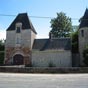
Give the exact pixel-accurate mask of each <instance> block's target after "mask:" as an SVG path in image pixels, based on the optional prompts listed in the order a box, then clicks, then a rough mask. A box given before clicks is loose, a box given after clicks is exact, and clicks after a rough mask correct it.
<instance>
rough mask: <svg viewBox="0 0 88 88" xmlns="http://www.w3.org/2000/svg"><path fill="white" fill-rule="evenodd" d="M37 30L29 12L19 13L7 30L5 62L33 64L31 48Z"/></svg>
mask: <svg viewBox="0 0 88 88" xmlns="http://www.w3.org/2000/svg"><path fill="white" fill-rule="evenodd" d="M36 34H37V33H36V31H35V29H34V27H33V25H32V23H31V21H30V19H29V18H28V15H27V13H21V14H18V16H17V17H16V18H15V20H14V21H13V22H12V24H11V25H10V26H9V27H8V29H7V31H6V44H5V60H4V63H5V64H11V65H27V64H31V50H32V45H33V42H34V39H35V37H36Z"/></svg>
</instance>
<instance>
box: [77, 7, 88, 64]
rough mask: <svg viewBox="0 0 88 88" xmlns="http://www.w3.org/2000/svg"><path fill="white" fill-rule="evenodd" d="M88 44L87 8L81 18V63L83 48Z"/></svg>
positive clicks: (81, 62) (81, 61)
mask: <svg viewBox="0 0 88 88" xmlns="http://www.w3.org/2000/svg"><path fill="white" fill-rule="evenodd" d="M86 46H88V9H86V11H85V13H84V16H83V17H82V18H81V23H80V26H79V54H80V65H84V63H83V60H84V58H83V50H84V48H85V47H86Z"/></svg>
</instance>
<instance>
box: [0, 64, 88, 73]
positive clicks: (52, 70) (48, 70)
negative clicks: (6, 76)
mask: <svg viewBox="0 0 88 88" xmlns="http://www.w3.org/2000/svg"><path fill="white" fill-rule="evenodd" d="M0 72H5V73H6V72H7V73H8V72H10V73H88V67H82V68H81V67H64V68H59V67H57V68H55V67H52V68H50V67H43V68H42V67H36V68H34V67H22V66H13V67H11V66H0Z"/></svg>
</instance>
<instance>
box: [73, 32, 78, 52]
mask: <svg viewBox="0 0 88 88" xmlns="http://www.w3.org/2000/svg"><path fill="white" fill-rule="evenodd" d="M72 53H78V31H76V32H73V33H72Z"/></svg>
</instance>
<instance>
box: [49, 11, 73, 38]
mask: <svg viewBox="0 0 88 88" xmlns="http://www.w3.org/2000/svg"><path fill="white" fill-rule="evenodd" d="M50 23H51V28H52V29H51V31H50V32H51V33H52V34H53V37H69V36H70V33H71V31H72V23H71V18H69V17H67V16H66V14H65V13H63V12H60V13H57V17H56V18H54V19H51V22H50Z"/></svg>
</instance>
